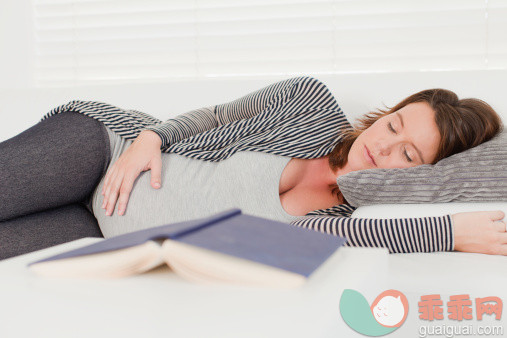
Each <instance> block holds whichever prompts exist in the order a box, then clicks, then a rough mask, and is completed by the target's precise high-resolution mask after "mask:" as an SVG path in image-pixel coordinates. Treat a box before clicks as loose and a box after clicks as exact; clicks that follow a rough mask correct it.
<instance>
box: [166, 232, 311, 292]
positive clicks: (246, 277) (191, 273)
mask: <svg viewBox="0 0 507 338" xmlns="http://www.w3.org/2000/svg"><path fill="white" fill-rule="evenodd" d="M162 251H163V257H164V259H165V260H166V263H167V264H168V265H169V266H170V267H171V268H172V269H173V270H174V271H175V272H176V273H178V274H179V275H181V276H182V277H184V278H186V279H188V280H190V281H193V282H197V283H203V284H207V283H217V282H221V283H223V282H226V283H233V284H241V285H252V286H264V287H276V288H295V287H299V286H301V285H303V284H304V283H305V281H306V277H304V276H302V275H299V274H296V273H293V272H290V271H285V270H282V269H278V268H275V267H271V266H268V265H264V264H260V263H257V262H253V261H249V260H246V259H242V258H237V257H234V256H229V255H225V254H222V253H218V252H215V251H211V250H207V249H202V248H199V247H196V246H192V245H189V244H186V243H181V242H177V241H174V240H170V239H167V240H165V241H164V243H163V244H162Z"/></svg>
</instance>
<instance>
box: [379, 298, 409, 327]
mask: <svg viewBox="0 0 507 338" xmlns="http://www.w3.org/2000/svg"><path fill="white" fill-rule="evenodd" d="M381 295H384V292H383V293H381ZM402 295H403V294H402ZM402 295H398V296H397V297H393V296H386V295H384V296H383V297H382V298H380V297H377V299H375V302H373V304H372V305H371V312H372V313H373V317H374V318H375V320H376V321H377V322H378V323H379V324H380V325H383V326H385V327H399V326H400V325H401V324H402V323H403V322H404V320H405V316H406V311H405V307H404V306H403V301H402V300H401V296H402ZM377 300H378V301H377Z"/></svg>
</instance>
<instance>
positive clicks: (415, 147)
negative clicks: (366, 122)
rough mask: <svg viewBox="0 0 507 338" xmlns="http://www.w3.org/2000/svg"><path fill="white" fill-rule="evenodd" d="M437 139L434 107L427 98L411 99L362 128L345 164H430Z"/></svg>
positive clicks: (358, 167)
mask: <svg viewBox="0 0 507 338" xmlns="http://www.w3.org/2000/svg"><path fill="white" fill-rule="evenodd" d="M439 142H440V132H439V131H438V127H437V124H436V122H435V112H434V111H433V109H432V108H431V107H430V105H429V104H428V103H426V102H416V103H411V104H408V105H406V106H405V107H403V108H401V109H400V110H398V111H396V112H394V113H392V114H389V115H386V116H384V117H382V118H380V119H378V120H377V121H375V123H374V124H372V125H371V126H370V127H369V128H368V129H366V130H365V131H363V132H362V133H361V135H359V137H358V138H357V139H356V140H355V142H354V143H353V144H352V147H351V149H350V152H349V156H348V166H349V169H350V170H351V171H356V170H365V169H377V168H385V169H388V168H408V167H414V166H417V165H421V164H430V163H431V162H433V160H434V159H435V157H436V155H437V150H438V145H439ZM370 157H371V158H370Z"/></svg>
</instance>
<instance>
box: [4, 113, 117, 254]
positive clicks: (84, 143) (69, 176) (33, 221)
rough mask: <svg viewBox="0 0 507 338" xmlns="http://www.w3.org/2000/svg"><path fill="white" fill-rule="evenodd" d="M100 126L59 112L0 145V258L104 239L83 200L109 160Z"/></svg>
mask: <svg viewBox="0 0 507 338" xmlns="http://www.w3.org/2000/svg"><path fill="white" fill-rule="evenodd" d="M110 156H111V155H110V146H109V138H108V135H107V132H106V129H105V127H104V125H103V124H102V123H101V122H100V121H98V120H95V119H93V118H91V117H88V116H86V115H83V114H80V113H76V112H70V111H69V112H64V113H60V114H56V115H54V116H51V117H50V118H48V119H46V120H43V121H41V122H39V123H37V124H36V125H34V126H32V127H31V128H29V129H27V130H25V131H23V132H22V133H20V134H18V135H16V136H14V137H12V138H10V139H8V140H6V141H4V142H1V143H0V260H1V259H5V258H9V257H14V256H18V255H21V254H24V253H28V252H32V251H36V250H40V249H44V248H47V247H51V246H54V245H58V244H61V243H66V242H69V241H73V240H76V239H79V238H83V237H103V236H102V233H101V231H100V228H99V225H98V223H97V220H96V219H95V217H94V215H93V213H91V210H89V209H88V208H87V207H86V202H87V201H88V200H89V198H91V195H92V194H93V191H94V190H95V187H96V186H97V185H98V184H99V182H100V180H101V178H102V176H103V175H105V173H106V169H107V166H108V165H109V161H110Z"/></svg>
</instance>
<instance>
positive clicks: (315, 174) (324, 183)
mask: <svg viewBox="0 0 507 338" xmlns="http://www.w3.org/2000/svg"><path fill="white" fill-rule="evenodd" d="M348 172H350V169H349V168H348V165H345V166H344V167H343V168H339V169H337V170H336V171H333V169H332V168H331V166H330V164H329V155H328V156H324V157H319V158H314V159H309V160H307V163H306V170H305V174H304V176H303V179H302V184H303V185H304V186H307V187H310V188H314V189H329V187H330V186H333V185H336V179H337V178H338V177H339V176H341V175H345V174H346V173H348Z"/></svg>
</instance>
